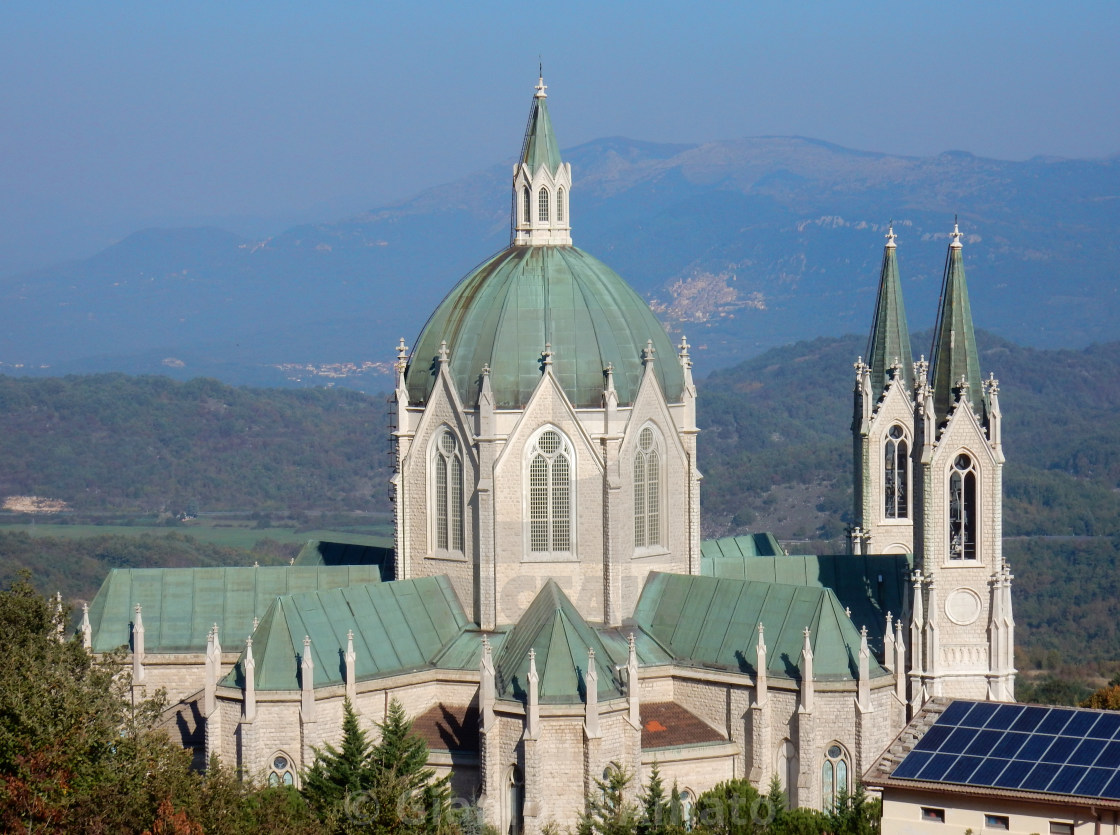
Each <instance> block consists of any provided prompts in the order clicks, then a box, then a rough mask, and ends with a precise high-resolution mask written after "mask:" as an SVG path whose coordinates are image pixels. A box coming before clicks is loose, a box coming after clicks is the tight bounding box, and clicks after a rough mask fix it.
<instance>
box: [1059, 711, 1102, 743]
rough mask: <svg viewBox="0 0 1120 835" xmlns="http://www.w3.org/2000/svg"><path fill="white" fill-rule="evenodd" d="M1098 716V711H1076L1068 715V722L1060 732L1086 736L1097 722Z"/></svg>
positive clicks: (1068, 734)
mask: <svg viewBox="0 0 1120 835" xmlns="http://www.w3.org/2000/svg"><path fill="white" fill-rule="evenodd" d="M1099 718H1100V714H1099V713H1086V712H1083V711H1077V712H1076V713H1074V714H1073V716H1072V717H1070V720H1069V724H1068V725H1066V726H1065V728H1064V729H1063V730H1062V733H1064V734H1066V735H1067V736H1078V737H1086V736H1088V735H1089V731H1090V730H1091V729H1092V727H1093V725H1095V724H1097V720H1098V719H1099Z"/></svg>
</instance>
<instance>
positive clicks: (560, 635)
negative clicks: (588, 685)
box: [494, 579, 623, 704]
mask: <svg viewBox="0 0 1120 835" xmlns="http://www.w3.org/2000/svg"><path fill="white" fill-rule="evenodd" d="M530 649H533V650H535V651H536V662H537V675H538V676H539V684H538V688H539V689H538V691H537V692H538V694H539V699H540V701H541V703H547V702H552V703H558V704H577V703H579V702H583V701H586V689H585V682H584V674H585V673H586V671H587V661H588V656H587V651H588V649H593V650H595V667H596V673H597V676H598V687H597V692H598V696H599V700H600V701H603V700H606V699H615V698H619V697H620V696H622V695H623V688H622V683H621V682H620V681H619V679H618V676H617V675H616V674H615V671H614V663H613V662H612V659H611V654H610V652H609V651H608V649H607V647H606V645H605V644H604V642H603V641H602V640H601V639H600V637H599V634H598V633H597V632H596V631H595V630H594V629H593V628H592V627H591V626H589V625H588V623H587V621H585V620H584V619H583V618H582V617H581V616H580V614H579V612H578V611H576V607H575V606H573V605H572V602H571V601H570V600H568V598H567V596H566V595H565V594H564V592H563V591H561V589H560V586H558V585H557V584H556V581H555V580H551V579H550V580H548V582H546V583H545V584H544V588H542V589H541V590H540V592H539V593H538V594H537V596H536V598H535V599H534V600H533V602H532V603H531V604H529V608H528V609H526V610H525V614H523V615H522V616H521V619H520V620H519V621H518V622H517V625H516V626H514V627H513V629H511V630H510V631H509V633H508V634H507V635H506V639H505V642H504V643H503V644H502V648H501V650H500V651H499V652H498V654H497V657H496V661H495V665H494V666H495V670H496V672H497V685H498V696H499V697H500V698H505V699H517V700H518V701H524V700H525V699H526V698H527V696H526V688H527V687H528V675H529V650H530Z"/></svg>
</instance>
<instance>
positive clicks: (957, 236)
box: [949, 215, 963, 249]
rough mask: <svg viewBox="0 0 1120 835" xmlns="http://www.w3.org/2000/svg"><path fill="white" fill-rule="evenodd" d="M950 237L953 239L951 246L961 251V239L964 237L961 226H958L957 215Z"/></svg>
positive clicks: (954, 216) (954, 218)
mask: <svg viewBox="0 0 1120 835" xmlns="http://www.w3.org/2000/svg"><path fill="white" fill-rule="evenodd" d="M949 237H950V238H952V239H953V242H952V243H951V244H949V246H951V247H952V248H953V249H960V248H961V238H962V237H963V236H962V235H961V230H960V228H959V226H958V225H957V216H956V215H953V231H952V233H951V234H950V235H949Z"/></svg>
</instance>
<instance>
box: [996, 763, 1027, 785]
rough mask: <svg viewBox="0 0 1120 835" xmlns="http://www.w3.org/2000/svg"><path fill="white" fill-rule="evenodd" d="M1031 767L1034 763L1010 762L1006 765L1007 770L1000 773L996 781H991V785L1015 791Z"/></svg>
mask: <svg viewBox="0 0 1120 835" xmlns="http://www.w3.org/2000/svg"><path fill="white" fill-rule="evenodd" d="M1033 767H1034V763H1029V762H1023V761H1022V760H1012V761H1011V762H1010V763H1008V765H1007V768H1005V769H1004V770H1003V771H1001V772H1000V775H999V776H998V777H996V779H994V780H992V785H993V786H998V787H999V788H1001V789H1017V788H1019V784H1020V783H1022V782H1023V780H1025V779H1026V777H1027V775H1028V774H1029V773H1030V770H1031V768H1033Z"/></svg>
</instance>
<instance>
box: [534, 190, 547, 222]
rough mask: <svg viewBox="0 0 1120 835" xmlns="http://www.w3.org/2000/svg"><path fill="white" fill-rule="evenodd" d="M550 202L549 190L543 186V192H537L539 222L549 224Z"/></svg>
mask: <svg viewBox="0 0 1120 835" xmlns="http://www.w3.org/2000/svg"><path fill="white" fill-rule="evenodd" d="M549 202H550V200H549V196H548V189H547V188H545V187H544V186H541V190H540V191H538V192H537V220H539V221H540V222H541V223H548V204H549Z"/></svg>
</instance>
